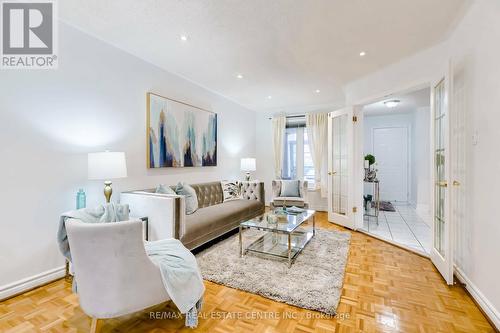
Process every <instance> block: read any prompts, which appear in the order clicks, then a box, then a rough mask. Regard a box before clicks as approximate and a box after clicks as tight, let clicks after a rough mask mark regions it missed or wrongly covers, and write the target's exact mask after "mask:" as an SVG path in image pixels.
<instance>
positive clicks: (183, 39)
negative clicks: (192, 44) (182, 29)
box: [180, 35, 188, 42]
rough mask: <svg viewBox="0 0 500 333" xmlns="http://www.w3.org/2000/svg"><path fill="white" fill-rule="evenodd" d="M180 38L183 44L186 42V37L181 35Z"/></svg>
mask: <svg viewBox="0 0 500 333" xmlns="http://www.w3.org/2000/svg"><path fill="white" fill-rule="evenodd" d="M180 38H181V40H182V41H183V42H186V41H187V40H188V36H186V35H181V37H180Z"/></svg>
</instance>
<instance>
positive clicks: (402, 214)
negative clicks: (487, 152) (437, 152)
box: [360, 87, 432, 255]
mask: <svg viewBox="0 0 500 333" xmlns="http://www.w3.org/2000/svg"><path fill="white" fill-rule="evenodd" d="M430 94H431V91H430V88H429V87H426V88H421V89H417V90H414V91H410V92H405V93H402V94H395V95H391V96H390V98H385V99H383V100H381V101H377V102H374V103H370V104H367V105H363V106H362V107H361V109H360V111H361V113H360V116H361V117H362V121H361V122H360V125H361V126H362V128H363V129H362V131H361V132H362V135H363V140H362V149H363V155H364V156H365V159H368V160H364V159H363V160H362V163H363V168H364V169H365V172H364V175H365V178H364V179H363V180H362V181H363V186H362V187H363V188H362V189H363V203H364V204H363V227H362V228H361V230H363V231H364V232H367V233H369V234H372V235H374V236H376V237H379V238H382V239H384V240H387V241H390V242H393V243H396V244H398V245H401V246H403V247H406V248H409V249H411V250H413V251H418V252H420V253H423V254H426V255H429V253H430V251H431V247H432V244H431V243H432V242H431V239H432V230H431V225H432V220H431V214H430V209H431V191H432V189H431V187H430V183H431V175H430V173H431V170H430V167H429V166H430V165H431V161H430V160H431V156H432V155H431V142H430V137H431V135H430V124H431V122H430V101H431V97H430Z"/></svg>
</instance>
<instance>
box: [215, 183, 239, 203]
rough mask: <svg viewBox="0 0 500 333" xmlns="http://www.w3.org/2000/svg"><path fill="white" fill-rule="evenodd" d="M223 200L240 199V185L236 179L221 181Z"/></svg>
mask: <svg viewBox="0 0 500 333" xmlns="http://www.w3.org/2000/svg"><path fill="white" fill-rule="evenodd" d="M220 184H221V186H222V193H223V195H224V202H227V201H232V200H238V199H241V185H240V183H239V182H238V181H233V182H229V181H224V180H223V181H221V182H220Z"/></svg>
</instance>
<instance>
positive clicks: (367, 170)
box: [365, 154, 377, 181]
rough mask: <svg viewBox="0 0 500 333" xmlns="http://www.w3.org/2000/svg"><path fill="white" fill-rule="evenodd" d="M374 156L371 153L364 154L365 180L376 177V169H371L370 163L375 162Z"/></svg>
mask: <svg viewBox="0 0 500 333" xmlns="http://www.w3.org/2000/svg"><path fill="white" fill-rule="evenodd" d="M375 161H376V160H375V156H373V155H372V154H366V155H365V180H367V181H374V180H375V179H376V178H377V170H376V169H373V170H372V165H373V164H375Z"/></svg>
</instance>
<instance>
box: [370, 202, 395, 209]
mask: <svg viewBox="0 0 500 333" xmlns="http://www.w3.org/2000/svg"><path fill="white" fill-rule="evenodd" d="M375 205H376V203H375V202H372V208H375ZM380 210H381V211H385V212H395V211H396V209H395V208H394V206H393V205H392V203H390V202H389V201H380Z"/></svg>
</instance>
